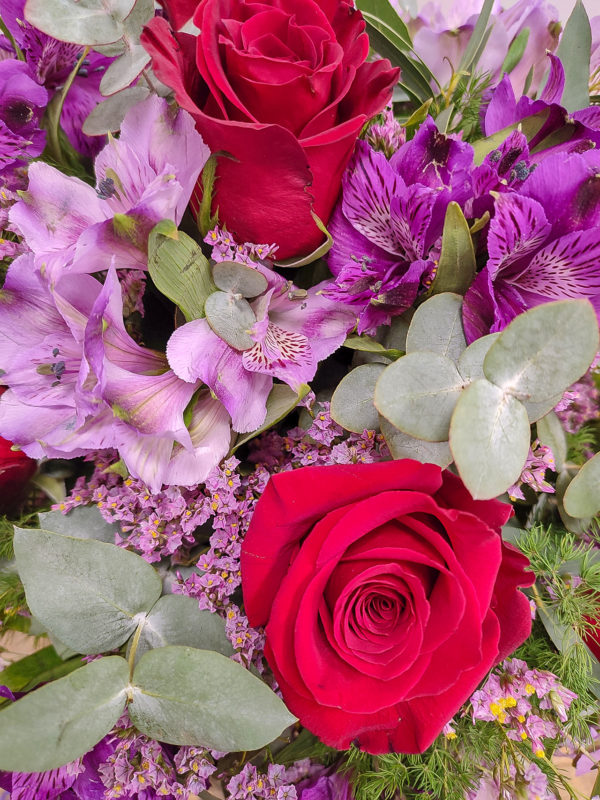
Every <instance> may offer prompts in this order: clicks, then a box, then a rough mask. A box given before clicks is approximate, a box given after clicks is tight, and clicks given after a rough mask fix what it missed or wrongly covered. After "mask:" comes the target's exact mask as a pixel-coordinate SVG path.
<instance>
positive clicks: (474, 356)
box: [457, 333, 500, 383]
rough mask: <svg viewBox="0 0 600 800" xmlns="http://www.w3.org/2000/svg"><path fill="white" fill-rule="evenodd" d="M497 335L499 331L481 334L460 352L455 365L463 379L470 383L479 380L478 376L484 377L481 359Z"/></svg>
mask: <svg viewBox="0 0 600 800" xmlns="http://www.w3.org/2000/svg"><path fill="white" fill-rule="evenodd" d="M498 336H500V334H499V333H488V334H487V336H481V337H480V338H479V339H475V341H474V342H471V344H470V345H469V346H468V347H467V349H466V350H464V351H463V352H462V353H461V355H460V358H459V359H458V363H457V367H458V371H459V372H460V374H461V375H462V376H463V378H464V379H465V381H469V382H470V383H472V382H473V381H476V380H479V378H485V375H484V374H483V359H484V358H485V356H486V354H487V351H488V350H489V349H490V347H491V346H492V344H493V343H494V342H495V341H496V339H497V338H498Z"/></svg>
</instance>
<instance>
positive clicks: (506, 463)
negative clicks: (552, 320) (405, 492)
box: [450, 378, 530, 500]
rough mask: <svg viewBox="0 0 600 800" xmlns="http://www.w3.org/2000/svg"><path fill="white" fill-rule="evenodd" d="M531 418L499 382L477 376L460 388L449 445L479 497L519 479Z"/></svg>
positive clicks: (484, 497)
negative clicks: (465, 386) (470, 382)
mask: <svg viewBox="0 0 600 800" xmlns="http://www.w3.org/2000/svg"><path fill="white" fill-rule="evenodd" d="M529 436H530V429H529V420H528V418H527V411H526V410H525V407H524V406H523V404H522V403H520V402H519V401H518V400H517V399H516V398H515V397H513V396H512V395H510V394H506V393H505V392H503V391H502V389H500V388H499V387H498V386H495V385H494V384H493V383H490V382H489V381H487V380H485V378H483V379H481V380H478V381H475V382H474V383H472V384H471V385H470V386H469V387H467V389H465V391H464V392H463V393H462V395H461V397H460V399H459V401H458V403H457V404H456V409H455V411H454V414H453V415H452V422H451V423H450V449H451V451H452V455H453V456H454V461H455V463H456V466H457V468H458V472H459V474H460V477H461V478H462V480H463V481H464V483H465V485H466V487H467V489H468V490H469V491H470V492H471V494H472V495H473V497H474V498H475V499H476V500H489V499H490V498H492V497H497V496H498V495H499V494H502V493H503V492H505V491H506V490H507V489H508V487H509V486H511V485H512V484H513V483H515V482H516V481H517V480H518V478H519V476H520V474H521V470H522V469H523V467H524V466H525V462H526V460H527V455H528V453H529Z"/></svg>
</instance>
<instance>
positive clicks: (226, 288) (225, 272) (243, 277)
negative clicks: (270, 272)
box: [212, 261, 268, 297]
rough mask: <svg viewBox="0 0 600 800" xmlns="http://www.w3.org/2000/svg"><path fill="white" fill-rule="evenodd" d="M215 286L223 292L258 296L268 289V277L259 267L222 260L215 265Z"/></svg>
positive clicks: (243, 295)
mask: <svg viewBox="0 0 600 800" xmlns="http://www.w3.org/2000/svg"><path fill="white" fill-rule="evenodd" d="M212 272H213V280H214V282H215V286H216V287H217V288H218V289H221V290H222V291H223V292H231V293H232V294H241V295H242V297H258V295H259V294H262V293H263V292H265V291H266V290H267V286H268V284H267V279H266V278H265V276H264V275H263V274H262V272H259V271H258V270H257V269H253V268H252V267H247V266H246V265H245V264H237V263H236V262H235V261H220V262H219V263H217V264H215V265H214V267H213V271H212Z"/></svg>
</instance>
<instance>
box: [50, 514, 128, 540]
mask: <svg viewBox="0 0 600 800" xmlns="http://www.w3.org/2000/svg"><path fill="white" fill-rule="evenodd" d="M38 516H39V519H40V528H42V529H43V530H45V531H51V532H52V533H63V534H65V536H73V537H75V538H76V539H96V541H98V542H108V543H109V544H114V543H115V533H118V532H120V531H119V528H118V526H117V525H114V524H111V523H110V522H107V521H106V520H105V519H104V517H103V516H102V514H101V513H100V510H99V509H98V507H97V506H77V507H76V508H73V509H71V511H69V513H68V514H63V513H62V512H61V511H40V513H39V515H38Z"/></svg>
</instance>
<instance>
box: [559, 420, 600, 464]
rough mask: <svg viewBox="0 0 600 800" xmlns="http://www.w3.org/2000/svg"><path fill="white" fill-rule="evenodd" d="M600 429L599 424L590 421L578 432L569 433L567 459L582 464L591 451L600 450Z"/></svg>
mask: <svg viewBox="0 0 600 800" xmlns="http://www.w3.org/2000/svg"><path fill="white" fill-rule="evenodd" d="M599 433H600V430H599V429H598V426H597V425H594V424H593V423H588V424H587V425H583V426H582V427H581V428H580V429H579V430H578V431H577V432H576V433H567V460H568V461H572V462H573V463H574V464H577V465H579V466H582V465H583V464H585V462H586V461H587V460H588V458H589V454H590V452H594V451H595V450H600V439H599Z"/></svg>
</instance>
